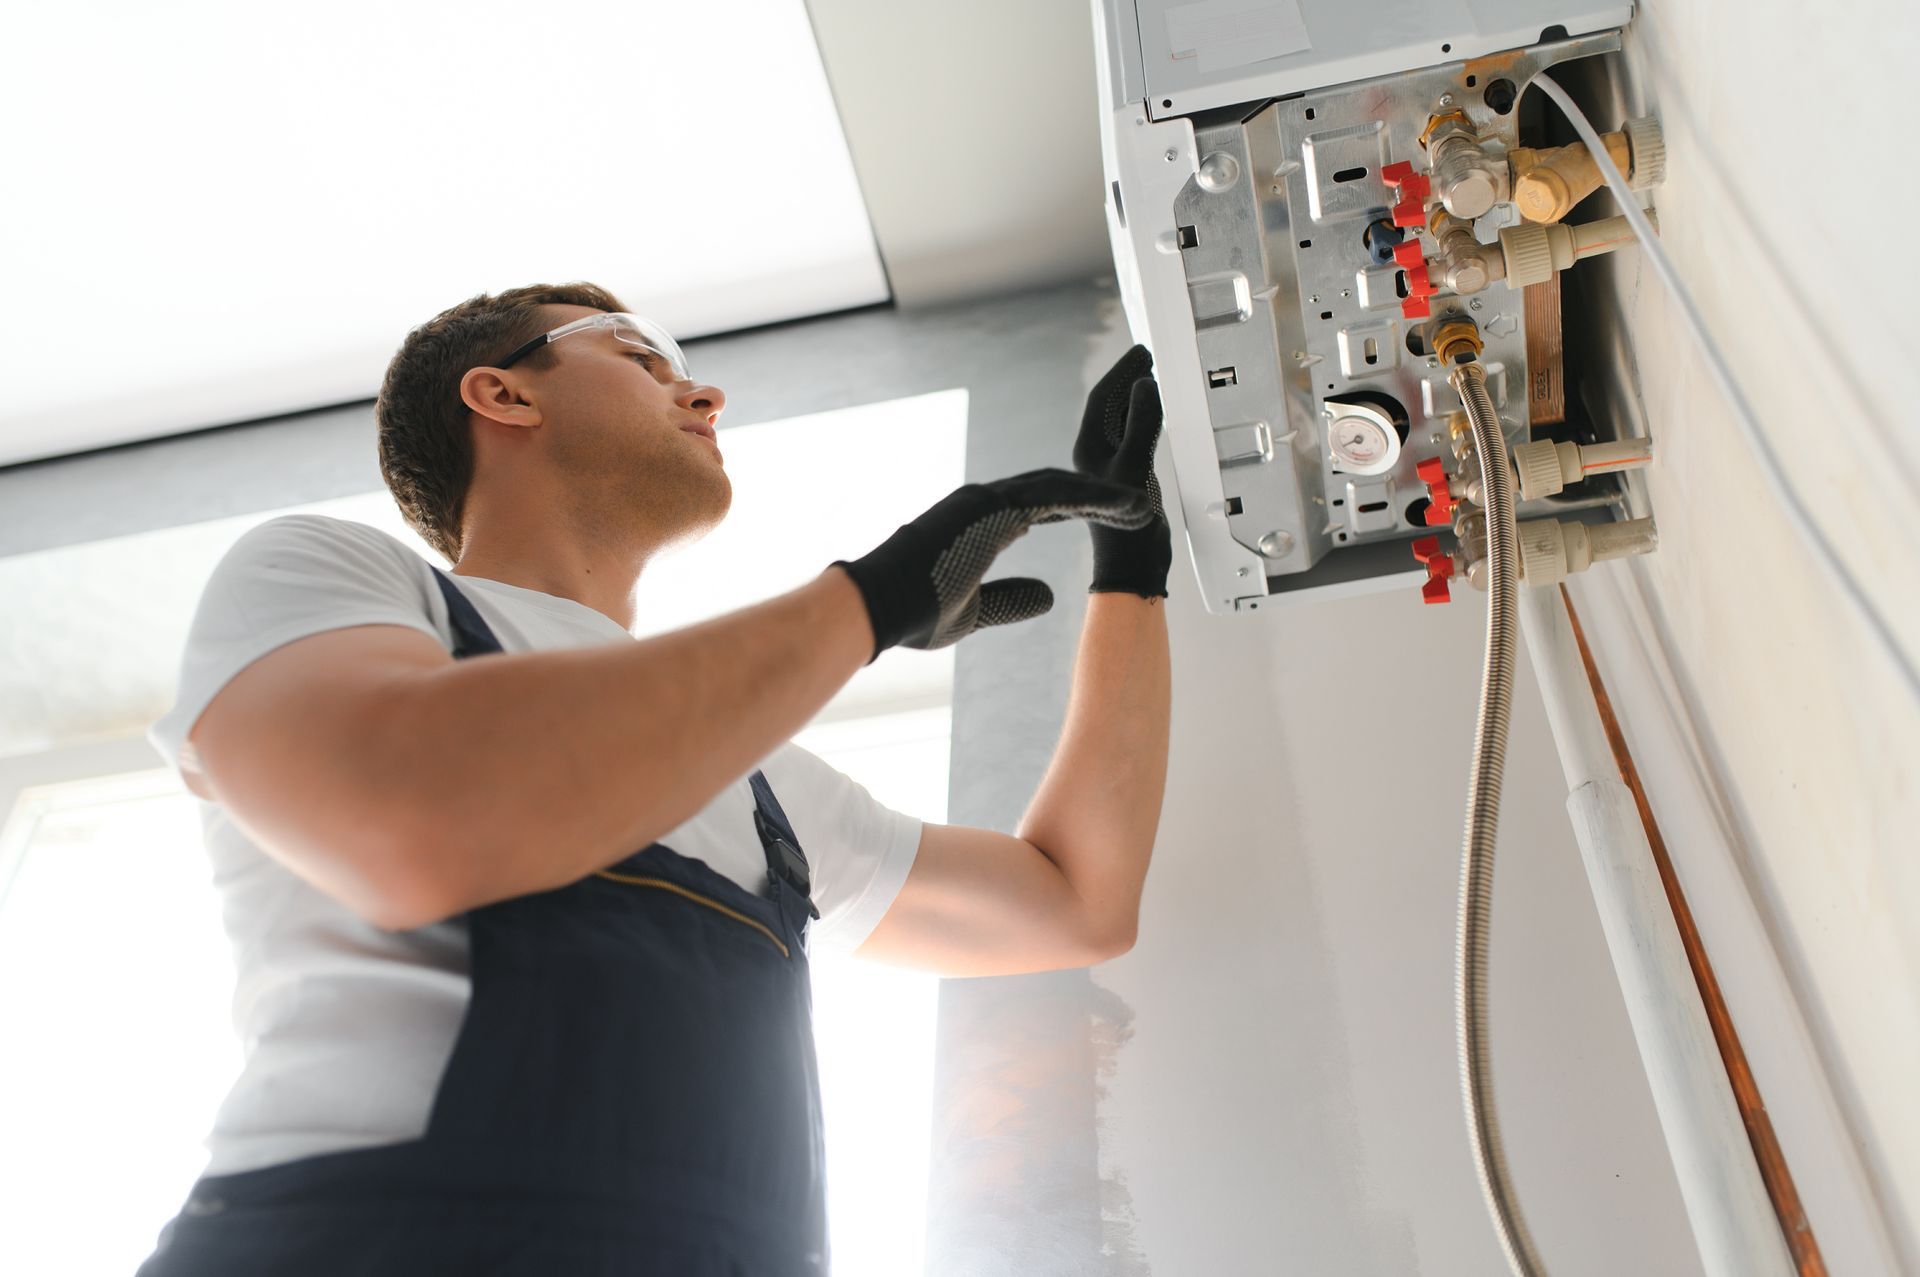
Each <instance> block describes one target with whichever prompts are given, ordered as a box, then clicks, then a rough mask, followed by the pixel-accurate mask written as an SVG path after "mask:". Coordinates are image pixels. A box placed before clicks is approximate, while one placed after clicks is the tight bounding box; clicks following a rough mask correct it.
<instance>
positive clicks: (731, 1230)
mask: <svg viewBox="0 0 1920 1277" xmlns="http://www.w3.org/2000/svg"><path fill="white" fill-rule="evenodd" d="M1150 367H1151V360H1150V359H1149V358H1148V356H1147V353H1146V351H1145V350H1144V349H1143V348H1140V347H1135V348H1134V349H1133V350H1132V351H1130V352H1129V353H1128V354H1127V355H1126V356H1125V357H1124V358H1122V359H1121V360H1120V362H1119V363H1118V364H1117V365H1116V366H1115V368H1114V369H1113V371H1112V372H1110V373H1109V374H1108V375H1107V376H1106V378H1105V379H1103V380H1102V382H1101V383H1100V385H1099V386H1097V387H1096V388H1095V390H1094V392H1093V394H1092V396H1091V398H1090V399H1089V401H1088V405H1087V412H1086V417H1085V419H1084V421H1083V422H1082V427H1081V433H1080V437H1079V439H1078V441H1077V442H1076V444H1075V446H1074V450H1073V460H1074V464H1075V467H1076V470H1075V471H1074V472H1068V471H1062V470H1038V471H1033V472H1031V473H1029V474H1025V475H1018V476H1014V477H1013V478H1010V479H1004V480H999V481H996V482H993V483H986V484H970V485H967V486H965V487H962V488H960V489H958V490H956V491H955V492H954V493H952V494H951V495H950V496H948V497H946V498H945V499H943V500H942V501H940V502H939V503H938V504H936V505H935V506H933V507H932V508H931V509H929V510H928V511H926V512H925V513H924V514H922V515H921V516H920V517H919V518H917V519H915V520H914V521H912V522H911V523H908V524H905V525H903V526H902V527H901V528H900V529H899V530H898V531H897V532H895V533H894V534H893V536H891V537H889V538H888V539H887V540H886V541H885V542H883V543H882V544H881V545H880V546H879V547H877V548H876V549H874V550H873V551H872V552H871V553H869V554H867V555H866V556H864V557H862V558H859V559H855V560H852V561H845V560H842V561H838V562H836V563H834V564H833V565H831V566H830V567H828V568H827V569H826V570H824V571H823V572H822V573H821V574H820V576H819V577H818V578H816V579H815V580H814V581H812V582H810V583H809V584H807V585H805V586H803V587H801V588H799V589H797V590H794V591H792V592H790V593H787V594H784V595H781V596H780V597H778V598H774V599H771V600H769V601H767V602H765V603H762V604H759V605H758V606H755V607H751V608H746V609H744V610H742V611H739V612H735V613H732V614H730V615H727V616H723V617H719V618H717V619H714V620H711V621H708V622H705V623H703V624H701V625H696V626H692V627H689V628H687V629H684V630H679V631H675V632H673V633H668V634H663V635H659V636H656V637H654V638H650V639H647V640H644V641H636V640H634V639H633V637H632V635H631V633H630V628H631V625H632V622H633V610H634V603H633V595H634V589H635V586H636V583H637V581H638V579H639V577H640V574H641V572H642V571H643V570H644V568H645V567H646V565H647V563H648V561H649V560H650V559H651V557H652V556H653V555H654V554H655V553H657V552H658V551H660V550H661V549H663V548H664V547H667V546H669V545H672V544H674V543H676V542H679V541H683V540H686V539H688V538H692V537H697V536H699V535H701V534H703V533H704V532H706V531H707V530H709V529H711V528H712V527H713V526H714V525H715V524H716V523H718V522H719V520H720V519H721V518H722V517H723V516H724V515H725V514H726V512H727V508H728V504H729V502H730V499H731V488H730V486H729V484H728V481H727V476H726V470H725V466H724V461H723V458H722V455H721V451H720V448H719V446H718V444H717V440H716V436H715V433H714V424H715V422H717V421H718V419H719V417H720V414H721V412H722V410H723V408H724V406H725V403H726V399H725V396H724V395H722V393H721V392H720V391H719V390H718V389H717V388H716V387H713V386H710V385H705V384H703V383H700V382H697V381H694V380H693V379H692V378H691V375H690V373H689V370H688V368H687V366H686V361H685V357H684V355H683V354H682V352H681V351H680V348H679V347H678V346H677V345H676V344H675V343H674V342H673V340H672V338H671V337H669V336H668V335H667V334H666V333H665V332H663V331H661V330H660V329H659V328H658V327H657V326H655V325H653V324H651V323H649V322H648V321H646V320H644V319H641V318H639V317H637V316H634V315H631V314H630V313H628V312H627V310H626V308H625V307H624V306H623V305H622V304H621V303H620V302H619V301H618V299H616V298H614V297H612V296H610V295H608V294H607V293H605V292H604V291H602V290H600V289H598V288H595V287H592V286H591V285H585V284H576V285H569V286H562V287H541V286H536V287H531V288H523V289H515V290H511V291H509V292H505V293H502V294H500V295H498V296H492V297H489V296H480V297H475V298H473V299H471V300H469V301H467V302H464V303H462V304H461V305H459V306H456V307H453V308H452V309H450V310H448V311H446V312H444V313H442V314H441V315H439V316H438V317H436V318H435V319H433V320H431V321H430V322H428V323H426V324H424V325H422V326H421V327H419V328H417V329H415V330H414V331H413V332H412V333H410V334H409V335H408V337H407V339H406V341H405V342H404V343H403V344H402V346H401V348H400V350H399V352H398V353H397V354H396V355H395V357H394V360H393V362H392V364H391V366H390V367H389V368H388V371H387V376H386V379H385V382H384V384H383V386H382V388H381V392H380V399H379V402H378V404H377V406H376V409H375V416H376V419H377V421H378V424H379V433H380V459H381V466H382V470H383V473H384V474H385V476H386V479H387V483H388V486H389V487H390V488H391V489H392V491H393V494H394V497H395V499H396V501H397V502H398V503H399V505H400V507H401V509H402V511H403V512H404V513H405V514H406V516H407V519H408V521H409V522H410V523H411V524H412V526H413V527H414V528H416V529H417V530H418V531H419V532H420V534H421V536H422V537H424V538H425V539H426V540H427V541H428V543H429V544H431V545H433V546H434V547H435V548H436V549H438V550H439V551H441V552H442V553H443V554H445V555H446V557H447V559H448V560H449V562H451V563H453V564H455V565H456V566H455V567H454V569H453V571H452V572H451V573H444V572H441V571H440V570H438V569H437V568H434V567H433V566H431V565H430V564H427V563H426V562H424V561H423V560H421V559H420V558H419V557H418V556H417V555H416V554H414V553H412V552H411V551H409V550H408V549H407V548H406V547H405V546H404V545H403V544H401V543H400V542H398V541H397V540H395V539H393V538H392V537H389V536H387V535H385V534H384V533H380V532H377V531H375V530H374V529H371V528H366V527H363V526H361V525H357V524H353V523H348V522H344V521H340V520H333V519H321V518H315V517H310V516H292V517H286V518H281V519H275V520H271V521H269V522H267V523H265V524H263V525H261V526H260V527H258V528H255V529H253V530H252V531H250V532H249V533H247V535H246V536H244V537H242V538H241V539H240V541H239V542H238V543H237V544H236V545H235V546H234V547H233V549H232V550H231V551H230V552H229V553H228V555H227V556H226V557H225V558H224V559H223V560H222V561H221V563H220V565H219V566H218V567H217V568H216V570H215V572H214V574H213V577H212V579H211V581H210V582H209V583H208V586H207V589H206V592H205V594H204V595H203V596H202V599H201V602H200V606H199V609H198V611H197V613H196V615H195V619H194V624H193V629H192V631H191V633H190V636H189V640H188V645H187V651H186V656H185V659H184V662H183V668H182V676H181V687H180V696H179V701H178V703H177V704H176V705H175V707H174V709H173V710H172V711H171V712H170V713H169V714H168V715H167V716H166V717H165V718H164V719H162V720H161V721H160V722H159V723H157V724H156V725H155V727H154V730H153V739H154V741H155V742H156V744H158V745H159V746H160V748H161V749H162V750H163V751H164V752H165V753H166V754H167V756H168V757H170V758H175V759H177V760H178V763H179V766H180V768H181V772H182V775H183V777H184V778H185V779H186V782H187V784H188V785H189V787H190V788H191V789H192V790H193V792H194V793H196V794H197V795H199V796H200V797H201V798H203V799H205V800H206V804H207V805H206V806H205V807H203V809H202V810H203V814H204V815H205V818H206V829H207V841H208V847H209V850H210V853H211V855H212V856H213V859H214V865H215V877H216V882H217V883H218V885H219V887H220V889H221V891H222V892H223V895H224V901H223V904H224V913H225V917H226V922H227V926H228V929H229V932H230V936H231V939H232V941H233V946H234V951H235V953H236V955H237V965H238V975H239V979H238V988H237V993H236V1000H235V1017H236V1022H237V1024H238V1026H239V1028H240V1030H241V1033H242V1036H243V1039H244V1041H245V1043H246V1046H247V1058H246V1064H245V1067H244V1068H243V1070H242V1072H241V1075H240V1077H239V1079H238V1081H237V1082H236V1084H235V1086H234V1088H233V1091H232V1092H231V1093H230V1094H229V1096H228V1098H227V1100H226V1101H225V1102H224V1104H223V1105H222V1107H221V1110H220V1114H219V1116H218V1118H217V1119H216V1122H215V1125H214V1130H213V1133H212V1135H211V1137H210V1139H209V1141H208V1143H209V1147H210V1149H211V1152H212V1157H211V1160H210V1162H209V1164H208V1167H207V1173H206V1174H205V1175H204V1176H203V1177H202V1178H201V1180H200V1181H199V1182H198V1183H197V1184H196V1185H195V1187H194V1190H193V1192H192V1194H191V1196H190V1197H189V1199H188V1201H187V1203H186V1204H185V1206H183V1208H182V1209H181V1211H180V1213H179V1215H178V1217H176V1218H175V1219H174V1220H173V1221H172V1222H171V1223H169V1224H168V1226H167V1228H166V1230H165V1231H164V1232H163V1233H162V1235H161V1241H160V1245H159V1247H158V1249H157V1250H156V1252H155V1254H154V1255H153V1256H152V1257H151V1258H150V1259H149V1260H148V1262H147V1264H146V1266H145V1267H144V1268H143V1269H142V1274H143V1277H173V1275H175V1274H187V1273H191V1274H195V1275H196V1277H217V1275H219V1274H227V1273H235V1274H238V1273H246V1274H258V1273H275V1274H306V1273H313V1274H326V1275H327V1277H342V1275H344V1274H350V1273H351V1274H386V1273H394V1274H399V1273H409V1274H411V1273H455V1272H458V1273H469V1272H476V1273H477V1272H486V1273H497V1274H507V1273H514V1274H518V1273H527V1274H533V1273H539V1274H549V1273H566V1274H576V1275H578V1274H601V1273H605V1274H613V1273H623V1274H626V1273H636V1272H646V1273H653V1272H658V1273H672V1274H677V1275H679V1277H707V1275H709V1274H711V1275H712V1277H720V1275H721V1274H754V1275H756V1277H757V1275H760V1274H766V1275H769V1277H785V1275H787V1274H818V1273H823V1272H825V1271H827V1241H826V1232H825V1230H826V1217H825V1196H824V1192H825V1189H824V1182H823V1159H822V1131H821V1122H820V1100H819V1088H818V1081H817V1076H816V1065H815V1058H814V1053H813V1039H812V1025H811V1022H810V1019H809V993H808V985H807V978H808V975H807V957H806V955H807V950H808V945H809V940H810V936H811V931H812V928H811V926H810V924H811V923H812V922H813V921H815V920H818V921H819V922H820V923H821V924H822V929H823V932H825V933H827V934H834V933H838V934H839V936H840V938H841V939H842V941H843V942H844V943H845V944H846V945H848V946H852V945H857V946H858V948H857V953H858V955H859V956H861V957H866V958H872V959H875V960H879V961H882V962H888V963H893V964H897V965H906V966H912V967H917V968H920V969H923V970H929V971H935V972H941V973H944V974H950V975H962V976H967V975H990V974H1009V973H1015V972H1027V971H1045V970H1052V969H1059V968H1069V967H1077V966H1085V965H1088V964H1091V963H1094V962H1098V961H1100V960H1102V959H1104V958H1106V957H1109V956H1112V955H1114V954H1117V953H1120V952H1122V951H1124V950H1125V949H1126V948H1127V947H1129V946H1130V945H1131V943H1132V938H1133V934H1134V927H1135V923H1136V919H1137V915H1138V909H1139V901H1140V894H1141V889H1142V886H1143V883H1144V879H1145V875H1146V869H1147V862H1148V856H1149V854H1150V852H1151V848H1152V841H1153V835H1154V830H1155V826H1156V825H1157V823H1158V819H1159V810H1160V798H1161V790H1162V786H1163V783H1164V779H1165V770H1166V748H1167V717H1168V695H1169V693H1168V671H1167V644H1166V626H1165V619H1164V616H1163V614H1162V609H1161V608H1160V607H1159V606H1158V605H1159V602H1160V600H1161V599H1162V598H1164V597H1165V594H1166V577H1167V570H1168V566H1169V562H1170V559H1171V542H1170V537H1169V532H1168V527H1167V523H1166V520H1165V518H1164V517H1163V515H1162V513H1161V511H1160V508H1159V491H1158V487H1157V485H1156V484H1155V482H1154V479H1153V473H1152V459H1153V450H1154V443H1155V441H1156V440H1157V438H1158V435H1159V430H1160V407H1159V399H1158V394H1157V391H1156V389H1155V387H1154V384H1153V381H1152V379H1151V376H1150ZM1067 518H1084V519H1087V520H1088V521H1089V526H1090V528H1091V530H1092V534H1093V537H1094V580H1093V584H1092V586H1091V590H1092V592H1093V594H1094V597H1093V598H1092V599H1091V600H1090V601H1089V606H1088V613H1087V620H1086V628H1085V631H1084V635H1083V639H1082V644H1081V649H1080V656H1079V661H1078V665H1077V667H1076V670H1075V677H1074V686H1073V692H1072V698H1071V703H1070V705H1069V709H1068V715H1067V723H1066V727H1065V731H1064V733H1063V736H1062V740H1061V744H1060V747H1059V750H1058V752H1057V754H1056V756H1055V758H1054V761H1053V765H1052V767H1051V768H1050V769H1049V771H1048V773H1047V775H1046V778H1045V780H1044V782H1043V783H1042V785H1041V788H1040V791H1039V793H1038V795H1037V796H1036V798H1035V801H1034V804H1033V807H1032V809H1031V810H1030V811H1029V812H1028V814H1027V816H1026V818H1025V820H1024V821H1023V822H1022V826H1021V835H1020V836H1019V837H1013V836H1009V835H1006V834H1002V833H999V832H995V831H992V830H983V829H967V828H960V827H952V826H937V825H925V826H922V825H921V823H920V822H919V821H916V820H914V819H912V818H911V817H908V816H904V815H902V814H900V813H897V812H893V811H890V810H888V809H887V808H885V807H884V806H882V805H881V804H879V803H877V802H875V801H874V800H873V799H872V798H871V797H870V796H869V795H868V794H867V793H866V791H865V790H864V789H862V788H860V787H859V786H858V785H855V784H854V783H852V782H851V781H850V780H849V779H848V778H846V777H845V776H843V775H841V774H840V773H839V772H837V771H835V770H834V769H832V768H830V767H828V766H827V765H826V764H825V763H823V762H821V761H820V760H819V759H817V758H815V757H814V756H812V755H811V754H808V753H806V751H804V750H800V749H798V748H797V747H795V746H793V745H791V744H790V743H786V742H787V740H788V737H790V736H791V735H792V734H793V733H794V732H795V731H797V730H798V729H799V728H801V727H802V726H804V725H805V724H806V723H807V722H808V721H809V720H810V719H811V718H812V717H813V715H814V714H815V713H816V712H817V711H818V710H819V709H820V708H821V706H823V705H824V704H825V703H826V702H827V701H828V699H829V698H831V697H832V696H833V694H834V693H835V692H836V691H837V690H838V689H839V688H840V687H841V686H842V685H843V684H844V683H845V682H846V680H847V679H848V678H849V677H851V676H852V675H853V674H854V673H855V672H856V671H857V670H858V669H859V668H860V667H861V666H862V665H863V664H866V663H869V662H871V661H872V660H873V659H874V658H876V657H877V656H878V655H879V654H880V653H881V652H882V651H884V650H885V649H887V648H888V647H892V646H895V645H905V646H910V647H919V648H936V647H940V646H943V645H946V644H949V643H953V642H956V641H958V640H959V639H960V638H962V637H964V636H965V635H967V634H968V633H970V632H972V631H973V630H974V629H976V628H978V627H980V626H983V625H995V624H1006V623H1011V622H1014V621H1018V620H1022V619H1026V618H1029V617H1032V616H1037V615H1039V614H1040V613H1042V612H1044V611H1045V610H1046V609H1047V607H1049V606H1050V605H1051V597H1052V596H1051V594H1050V592H1049V591H1048V589H1047V587H1046V586H1045V585H1044V584H1042V583H1040V582H1038V581H1031V580H1009V581H998V582H985V583H984V584H983V583H982V579H981V578H982V577H983V576H984V574H985V573H986V571H987V570H988V569H989V568H990V567H991V565H992V562H993V559H994V557H995V556H996V555H997V554H998V553H999V552H1000V551H1001V550H1002V549H1004V548H1005V547H1006V546H1007V545H1008V544H1010V543H1011V542H1012V541H1014V540H1015V539H1017V538H1018V537H1020V536H1021V535H1024V533H1025V532H1026V530H1027V528H1028V527H1030V526H1032V525H1033V524H1036V523H1048V522H1055V521H1060V520H1064V519H1067ZM636 849H638V850H636Z"/></svg>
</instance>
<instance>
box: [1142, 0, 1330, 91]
mask: <svg viewBox="0 0 1920 1277" xmlns="http://www.w3.org/2000/svg"><path fill="white" fill-rule="evenodd" d="M1167 43H1168V45H1169V46H1170V52H1171V53H1172V54H1173V60H1174V61H1175V62H1184V61H1186V60H1187V59H1189V58H1192V59H1195V60H1197V61H1198V62H1199V65H1200V73H1201V74H1202V75H1212V74H1213V73H1214V72H1216V71H1225V70H1227V69H1228V68H1230V67H1240V66H1246V65H1247V64H1248V63H1250V62H1264V61H1266V60H1267V59H1268V58H1279V57H1285V56H1286V55H1287V54H1289V53H1298V52H1300V50H1302V49H1311V48H1312V47H1313V41H1312V40H1311V39H1309V38H1308V36H1307V20H1306V19H1305V18H1303V17H1301V16H1300V5H1299V4H1298V3H1297V0H1205V2H1204V3H1201V4H1183V5H1180V6H1178V7H1176V8H1172V9H1169V10H1167Z"/></svg>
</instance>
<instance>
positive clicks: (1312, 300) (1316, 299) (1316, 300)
mask: <svg viewBox="0 0 1920 1277" xmlns="http://www.w3.org/2000/svg"><path fill="white" fill-rule="evenodd" d="M1307 304H1308V305H1310V306H1318V305H1319V304H1320V294H1319V293H1315V294H1314V295H1313V296H1311V297H1309V298H1307Z"/></svg>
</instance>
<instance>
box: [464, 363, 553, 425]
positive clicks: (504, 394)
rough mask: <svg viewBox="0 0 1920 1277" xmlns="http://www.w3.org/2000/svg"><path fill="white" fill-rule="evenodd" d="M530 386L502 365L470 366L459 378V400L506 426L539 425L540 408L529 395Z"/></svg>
mask: <svg viewBox="0 0 1920 1277" xmlns="http://www.w3.org/2000/svg"><path fill="white" fill-rule="evenodd" d="M528 389H529V387H528V385H527V383H526V382H525V381H523V380H522V379H521V378H520V377H518V376H516V375H515V374H514V373H512V372H509V371H505V370H502V369H499V368H469V369H467V373H466V376H464V377H462V378H460V402H461V403H464V404H465V405H467V407H468V408H470V409H472V410H473V411H474V412H476V413H478V414H479V415H480V416H482V417H484V418H486V419H487V420H488V421H493V422H498V423H499V424H500V425H503V426H537V425H539V424H540V409H539V407H538V406H536V405H535V404H534V402H533V400H532V398H531V397H530V396H529V395H528V393H527V391H528Z"/></svg>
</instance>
